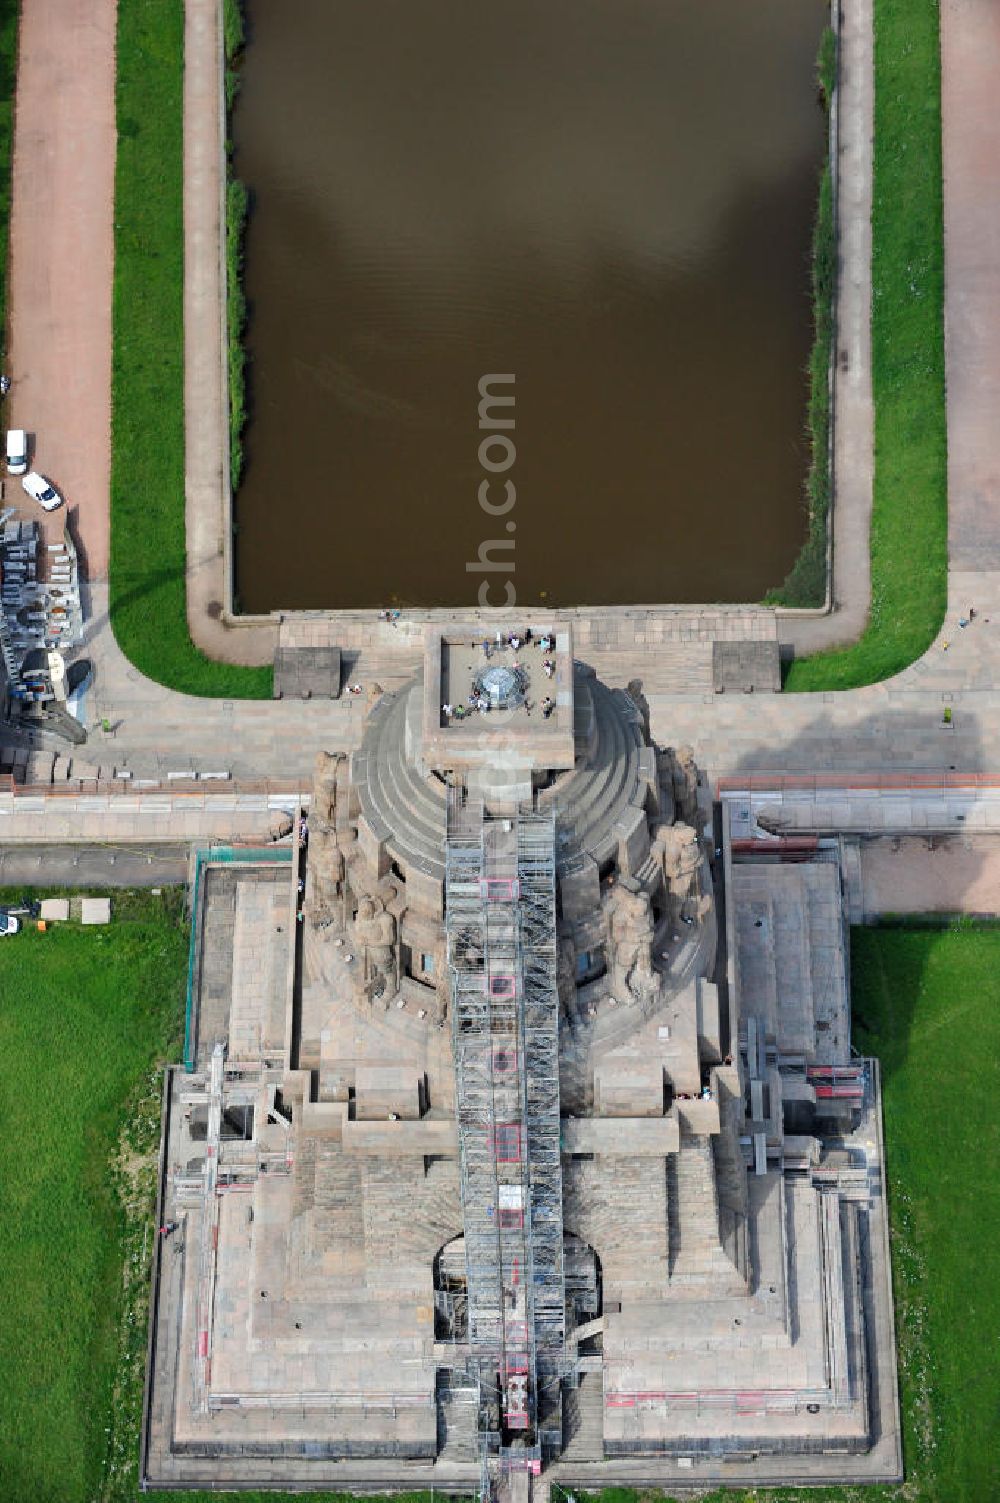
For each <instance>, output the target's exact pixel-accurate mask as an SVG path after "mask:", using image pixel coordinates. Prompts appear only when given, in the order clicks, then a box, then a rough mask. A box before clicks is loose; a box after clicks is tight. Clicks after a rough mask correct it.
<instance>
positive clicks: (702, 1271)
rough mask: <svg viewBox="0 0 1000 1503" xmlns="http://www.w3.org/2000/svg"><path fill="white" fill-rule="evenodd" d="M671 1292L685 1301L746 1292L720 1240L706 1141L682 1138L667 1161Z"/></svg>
mask: <svg viewBox="0 0 1000 1503" xmlns="http://www.w3.org/2000/svg"><path fill="white" fill-rule="evenodd" d="M667 1187H668V1198H669V1229H670V1290H671V1293H672V1294H679V1295H681V1296H683V1297H689V1298H702V1299H704V1298H714V1299H720V1298H724V1297H726V1296H729V1295H735V1294H741V1293H743V1292H745V1288H746V1286H745V1284H744V1282H743V1280H742V1278H741V1277H740V1275H739V1273H738V1272H737V1271H736V1269H735V1268H734V1267H733V1265H732V1263H731V1262H730V1261H729V1258H728V1257H727V1256H726V1254H725V1252H724V1250H723V1248H722V1244H721V1241H720V1237H719V1206H718V1199H717V1194H716V1185H715V1161H714V1157H713V1152H712V1140H711V1138H710V1137H707V1136H701V1135H699V1134H693V1133H691V1134H689V1133H682V1134H681V1141H680V1148H679V1150H678V1152H677V1153H675V1154H671V1155H670V1156H669V1158H668V1159H667Z"/></svg>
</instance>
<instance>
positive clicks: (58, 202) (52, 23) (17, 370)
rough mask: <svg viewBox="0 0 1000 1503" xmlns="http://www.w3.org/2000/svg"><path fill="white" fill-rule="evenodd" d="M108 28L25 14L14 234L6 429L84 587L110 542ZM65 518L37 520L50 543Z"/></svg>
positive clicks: (105, 23)
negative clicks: (58, 504) (25, 458)
mask: <svg viewBox="0 0 1000 1503" xmlns="http://www.w3.org/2000/svg"><path fill="white" fill-rule="evenodd" d="M115 14H116V6H115V0H30V3H28V4H26V5H24V6H22V7H21V21H20V42H19V56H18V88H17V111H16V120H15V132H14V160H13V185H12V192H13V200H12V213H11V231H10V321H11V329H10V333H11V343H10V371H9V373H10V375H11V377H12V378H13V388H12V391H11V394H10V397H9V398H8V401H7V404H6V410H5V414H4V416H5V422H6V425H7V427H19V428H26V429H27V430H28V433H29V434H30V435H31V436H32V440H33V448H32V464H33V465H35V466H37V468H38V469H40V470H41V471H42V472H43V473H44V474H45V475H47V476H49V478H50V479H51V480H52V481H53V482H54V483H55V485H57V486H58V488H59V489H60V491H62V493H63V495H64V496H65V498H66V505H67V507H68V509H69V513H70V516H71V518H72V520H73V531H74V535H75V536H76V537H77V538H78V539H79V540H80V541H81V544H82V552H83V555H84V557H85V560H86V564H87V568H88V569H89V571H90V573H91V575H93V576H102V575H104V574H105V573H106V572H107V567H108V542H109V531H108V494H109V487H110V477H111V437H110V432H111V279H112V267H113V263H114V247H113V240H112V225H113V202H114V171H115V140H116V136H115V68H114V55H115V52H114V49H115ZM5 487H6V490H7V499H8V501H16V500H18V498H20V500H22V501H23V500H25V499H26V498H25V497H24V495H23V493H22V492H21V488H20V485H19V484H18V482H17V481H16V480H15V481H13V482H11V481H9V480H8V481H5ZM15 488H16V489H15ZM28 504H29V505H30V503H28ZM38 512H39V508H37V507H36V508H33V514H36V513H38ZM65 517H66V513H65V512H64V511H62V510H60V511H57V512H55V513H53V514H52V515H51V516H48V515H46V516H45V529H46V533H47V535H48V536H49V538H50V539H58V538H61V536H62V530H63V526H64V524H65Z"/></svg>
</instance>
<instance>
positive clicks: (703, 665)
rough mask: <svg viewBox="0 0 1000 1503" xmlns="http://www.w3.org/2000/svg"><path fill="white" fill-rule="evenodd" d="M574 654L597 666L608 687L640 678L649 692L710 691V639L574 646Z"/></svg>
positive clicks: (593, 666)
mask: <svg viewBox="0 0 1000 1503" xmlns="http://www.w3.org/2000/svg"><path fill="white" fill-rule="evenodd" d="M576 651H577V656H578V657H580V658H582V659H583V660H584V661H585V662H587V663H589V664H590V666H591V667H592V668H595V669H596V670H597V673H598V674H599V676H600V677H601V678H602V679H603V680H604V682H605V683H606V684H609V685H610V686H611V687H612V688H624V687H625V686H626V685H627V684H628V683H629V681H630V680H632V679H635V678H639V679H641V680H642V687H643V692H644V693H645V694H646V695H647V696H648V695H650V694H711V693H712V643H711V642H710V641H705V640H694V639H692V640H690V641H671V642H660V643H657V644H656V645H655V646H651V645H649V644H646V645H645V646H644V647H642V648H641V649H639V650H637V648H636V647H635V646H632V647H627V646H626V647H620V648H601V647H591V648H589V649H587V648H583V647H580V646H577V648H576Z"/></svg>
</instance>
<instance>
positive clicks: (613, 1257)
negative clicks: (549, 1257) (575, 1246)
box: [563, 1157, 667, 1298]
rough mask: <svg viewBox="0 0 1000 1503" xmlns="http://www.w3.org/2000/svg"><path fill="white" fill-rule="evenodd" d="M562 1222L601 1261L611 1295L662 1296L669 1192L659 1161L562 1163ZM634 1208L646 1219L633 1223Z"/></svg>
mask: <svg viewBox="0 0 1000 1503" xmlns="http://www.w3.org/2000/svg"><path fill="white" fill-rule="evenodd" d="M563 1200H564V1205H565V1212H564V1222H565V1225H566V1226H567V1227H571V1228H572V1230H573V1231H574V1232H575V1233H576V1235H577V1236H579V1237H581V1238H582V1239H583V1240H584V1241H585V1242H589V1243H590V1245H591V1247H593V1248H594V1250H595V1251H596V1253H597V1255H598V1257H599V1258H600V1260H601V1268H602V1272H603V1277H604V1288H605V1293H606V1295H607V1296H609V1297H612V1298H614V1297H615V1295H614V1294H613V1293H612V1291H614V1290H616V1289H620V1288H621V1287H622V1286H623V1285H628V1284H631V1285H640V1286H642V1287H643V1288H644V1289H655V1290H658V1291H660V1292H662V1290H663V1289H664V1287H665V1285H666V1278H667V1191H666V1181H665V1178H664V1174H663V1165H662V1161H660V1160H657V1159H624V1158H610V1157H609V1158H601V1159H581V1158H564V1159H563ZM636 1206H641V1207H642V1216H641V1218H640V1219H639V1221H638V1222H637V1221H636V1219H635V1208H636Z"/></svg>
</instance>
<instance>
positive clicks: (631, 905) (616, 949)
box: [608, 887, 658, 1001]
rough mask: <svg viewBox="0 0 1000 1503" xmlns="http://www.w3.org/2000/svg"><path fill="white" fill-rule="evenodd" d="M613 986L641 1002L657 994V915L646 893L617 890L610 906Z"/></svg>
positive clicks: (621, 888) (623, 889) (624, 889)
mask: <svg viewBox="0 0 1000 1503" xmlns="http://www.w3.org/2000/svg"><path fill="white" fill-rule="evenodd" d="M608 919H609V931H610V932H609V938H610V946H609V948H610V959H611V975H612V985H613V987H614V989H615V990H616V991H617V992H619V993H621V992H622V991H623V990H625V991H628V992H630V993H631V994H632V996H633V997H636V998H637V999H639V1000H640V1001H641V1000H643V999H644V998H646V997H648V996H649V995H651V993H652V992H653V991H655V989H656V987H657V985H658V983H657V979H656V973H655V972H654V970H653V912H652V908H651V907H650V902H649V897H648V895H647V894H646V893H644V892H629V891H628V890H627V889H626V888H624V887H619V888H616V890H615V893H614V895H613V897H612V899H611V903H610V905H609V914H608Z"/></svg>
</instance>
